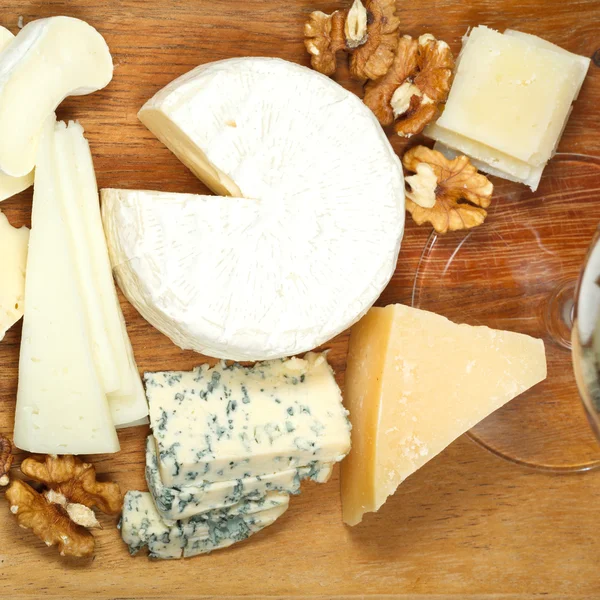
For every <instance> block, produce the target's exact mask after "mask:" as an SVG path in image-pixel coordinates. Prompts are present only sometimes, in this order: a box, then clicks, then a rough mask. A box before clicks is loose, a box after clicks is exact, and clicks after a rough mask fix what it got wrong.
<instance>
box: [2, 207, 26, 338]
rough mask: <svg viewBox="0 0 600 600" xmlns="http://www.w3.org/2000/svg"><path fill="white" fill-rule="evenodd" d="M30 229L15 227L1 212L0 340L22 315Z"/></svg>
mask: <svg viewBox="0 0 600 600" xmlns="http://www.w3.org/2000/svg"><path fill="white" fill-rule="evenodd" d="M28 243H29V229H27V227H21V228H20V229H16V228H15V227H13V226H12V225H11V224H10V223H9V222H8V219H7V218H6V216H5V215H4V214H2V213H1V212H0V340H2V339H3V338H4V335H5V334H6V332H7V331H8V330H9V329H10V328H11V327H12V326H13V325H14V324H15V323H16V322H17V321H18V320H19V319H20V318H21V317H22V316H23V307H24V302H23V297H24V295H25V266H26V264H27V245H28Z"/></svg>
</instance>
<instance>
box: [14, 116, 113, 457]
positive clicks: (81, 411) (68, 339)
mask: <svg viewBox="0 0 600 600" xmlns="http://www.w3.org/2000/svg"><path fill="white" fill-rule="evenodd" d="M54 127H55V121H54V117H51V118H50V119H48V121H47V123H46V125H45V127H44V129H45V131H44V134H43V140H42V143H41V144H40V149H39V153H38V157H37V168H36V175H35V178H36V181H35V194H34V200H33V213H32V232H31V236H30V242H29V255H28V259H27V278H26V283H25V316H24V321H23V336H22V342H21V356H20V360H19V387H18V392H17V407H16V414H15V429H14V443H15V446H17V447H18V448H21V449H22V450H27V451H29V452H38V453H43V454H98V453H109V452H117V451H118V450H119V440H118V438H117V435H116V432H115V428H114V425H113V422H112V418H111V414H110V410H109V408H108V403H107V401H106V396H105V394H104V390H103V388H102V384H101V382H100V380H99V378H98V376H97V372H96V366H95V364H94V360H93V354H92V348H91V344H90V340H89V337H88V335H87V331H88V328H87V323H86V313H85V310H84V307H83V302H82V299H81V296H80V292H79V287H78V285H77V275H76V272H77V271H76V267H75V263H74V260H73V256H72V252H71V249H70V247H69V237H68V236H69V233H68V230H67V227H66V224H65V222H64V220H63V218H62V214H61V213H62V208H61V202H60V194H61V187H60V177H59V173H58V171H59V169H60V166H59V165H58V164H57V162H56V153H55V148H54Z"/></svg>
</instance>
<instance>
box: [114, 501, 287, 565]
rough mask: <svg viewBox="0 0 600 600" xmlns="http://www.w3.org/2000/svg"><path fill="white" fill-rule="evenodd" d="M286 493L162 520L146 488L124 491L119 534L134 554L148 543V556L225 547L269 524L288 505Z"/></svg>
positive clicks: (193, 553) (179, 555)
mask: <svg viewBox="0 0 600 600" xmlns="http://www.w3.org/2000/svg"><path fill="white" fill-rule="evenodd" d="M288 505H289V496H288V495H287V494H278V493H271V494H267V495H266V496H265V497H264V498H262V499H261V500H260V501H257V502H252V501H246V502H242V503H239V505H236V506H233V507H230V508H228V509H223V510H218V511H211V512H209V513H204V514H203V515H197V516H195V517H193V518H191V519H187V520H182V521H177V522H176V523H174V524H172V525H170V524H167V523H165V522H164V521H163V520H162V519H161V517H160V515H159V513H158V512H157V510H156V507H155V506H154V502H153V501H152V496H151V495H150V494H149V493H148V492H127V494H126V495H125V502H124V506H123V515H122V517H121V524H120V527H121V536H122V538H123V541H124V542H125V543H126V544H127V545H128V546H129V552H130V553H131V554H136V553H137V552H139V550H141V549H142V548H143V547H145V546H147V547H148V554H149V556H150V557H151V558H163V559H174V558H182V557H188V556H196V555H198V554H206V553H208V552H212V551H213V550H218V549H220V548H226V547H228V546H231V545H232V544H234V543H236V542H239V541H242V540H245V539H246V538H248V537H250V536H251V535H252V534H254V533H257V532H258V531H260V530H261V529H264V528H265V527H267V526H269V525H272V524H273V523H274V522H275V521H276V520H277V519H278V518H279V517H280V516H281V515H282V514H283V513H284V512H285V511H286V510H287V508H288Z"/></svg>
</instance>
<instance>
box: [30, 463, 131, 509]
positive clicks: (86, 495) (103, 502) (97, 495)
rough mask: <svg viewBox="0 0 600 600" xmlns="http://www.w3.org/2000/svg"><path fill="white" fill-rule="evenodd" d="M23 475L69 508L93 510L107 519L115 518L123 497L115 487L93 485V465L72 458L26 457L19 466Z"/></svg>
mask: <svg viewBox="0 0 600 600" xmlns="http://www.w3.org/2000/svg"><path fill="white" fill-rule="evenodd" d="M21 471H22V472H23V474H24V475H25V476H26V477H28V478H29V479H32V480H33V481H37V482H39V483H43V484H44V485H46V486H47V487H49V488H50V489H52V490H54V491H55V492H57V493H59V494H62V495H63V496H64V497H65V498H66V499H67V500H68V502H69V503H70V504H83V505H84V506H87V507H88V508H93V507H97V508H98V509H99V510H101V511H102V512H103V513H105V514H107V515H117V514H119V513H120V512H121V508H122V506H123V494H121V490H120V489H119V486H118V484H116V483H111V482H108V483H102V482H99V481H96V469H95V468H94V465H91V464H89V463H84V462H83V461H82V460H81V459H79V458H77V457H76V456H70V455H66V456H52V455H48V456H42V457H29V458H26V459H25V460H24V461H23V462H22V463H21Z"/></svg>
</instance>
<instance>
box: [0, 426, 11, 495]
mask: <svg viewBox="0 0 600 600" xmlns="http://www.w3.org/2000/svg"><path fill="white" fill-rule="evenodd" d="M12 462H13V453H12V444H11V443H10V440H9V439H8V438H7V437H5V436H4V435H2V434H1V433H0V486H2V487H4V486H5V485H8V484H9V483H10V467H11V466H12Z"/></svg>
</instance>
